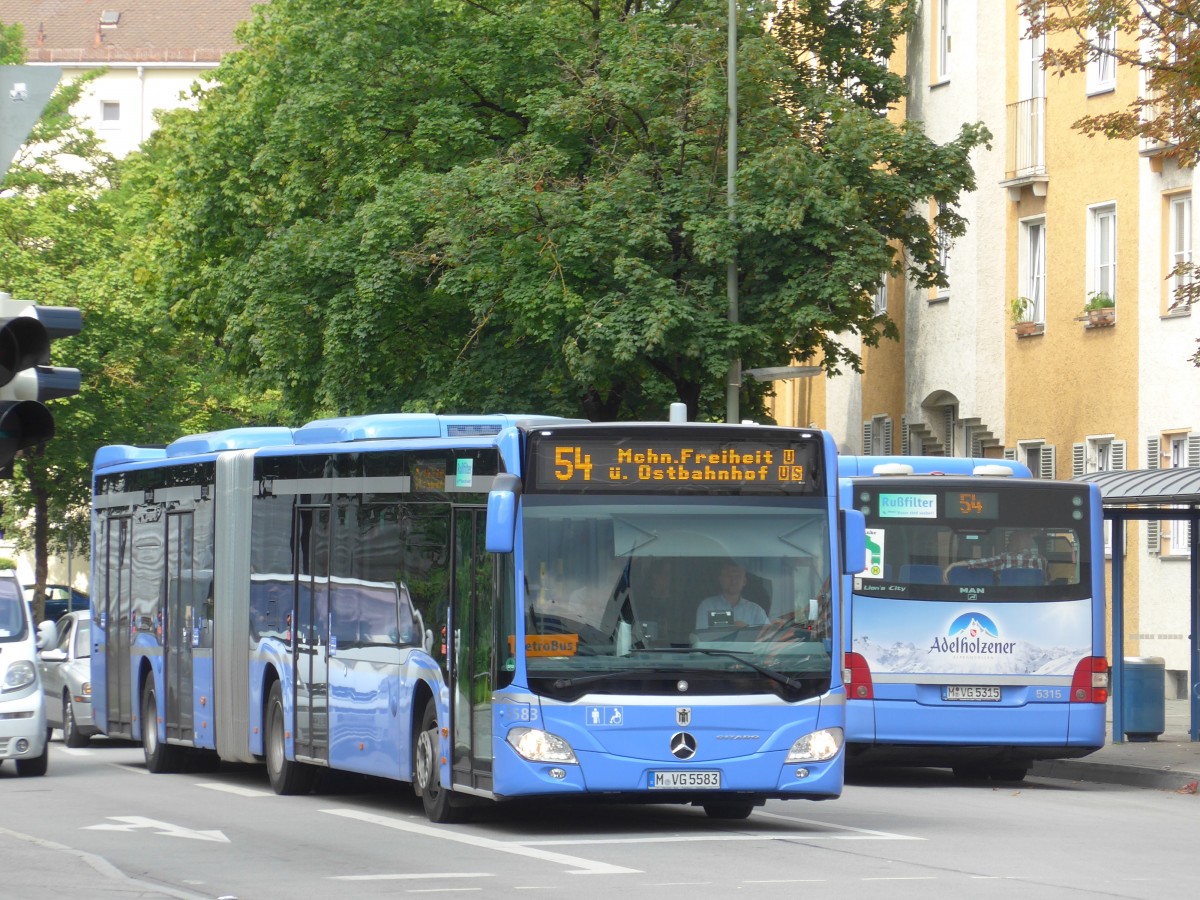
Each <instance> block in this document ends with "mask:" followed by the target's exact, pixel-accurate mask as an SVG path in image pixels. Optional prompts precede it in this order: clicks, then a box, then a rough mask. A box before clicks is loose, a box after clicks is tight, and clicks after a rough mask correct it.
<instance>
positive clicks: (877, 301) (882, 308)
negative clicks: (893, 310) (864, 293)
mask: <svg viewBox="0 0 1200 900" xmlns="http://www.w3.org/2000/svg"><path fill="white" fill-rule="evenodd" d="M872 309H873V311H874V313H875V315H877V316H882V315H883V314H884V313H886V312H887V279H884V281H883V283H882V284H880V285H879V287H878V288H876V289H875V298H874V305H873V307H872Z"/></svg>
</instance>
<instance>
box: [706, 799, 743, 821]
mask: <svg viewBox="0 0 1200 900" xmlns="http://www.w3.org/2000/svg"><path fill="white" fill-rule="evenodd" d="M752 812H754V804H753V803H740V802H738V801H736V800H727V801H721V802H715V803H705V804H704V814H705V815H707V816H708V817H709V818H710V819H748V818H750V813H752Z"/></svg>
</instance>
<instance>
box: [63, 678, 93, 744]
mask: <svg viewBox="0 0 1200 900" xmlns="http://www.w3.org/2000/svg"><path fill="white" fill-rule="evenodd" d="M62 723H63V724H62V730H63V743H64V744H66V745H67V746H68V747H86V746H87V745H88V741H89V737H88V736H87V735H86V734H81V733H80V731H79V726H78V725H77V724H75V707H74V706H72V705H71V695H70V694H68V693H67V692H66V691H63V717H62Z"/></svg>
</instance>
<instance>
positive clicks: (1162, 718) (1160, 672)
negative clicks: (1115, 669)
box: [1121, 656, 1167, 741]
mask: <svg viewBox="0 0 1200 900" xmlns="http://www.w3.org/2000/svg"><path fill="white" fill-rule="evenodd" d="M1121 715H1122V717H1123V718H1124V720H1125V725H1124V730H1125V737H1126V738H1127V739H1128V740H1131V741H1157V740H1158V736H1159V735H1160V734H1162V733H1163V732H1164V731H1165V730H1166V727H1167V711H1166V663H1165V661H1164V660H1163V658H1162V657H1161V656H1127V657H1125V683H1124V684H1122V685H1121Z"/></svg>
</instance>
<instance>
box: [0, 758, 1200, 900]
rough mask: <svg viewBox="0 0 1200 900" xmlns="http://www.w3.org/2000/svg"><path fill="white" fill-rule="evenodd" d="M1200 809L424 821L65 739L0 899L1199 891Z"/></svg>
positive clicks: (0, 802)
mask: <svg viewBox="0 0 1200 900" xmlns="http://www.w3.org/2000/svg"><path fill="white" fill-rule="evenodd" d="M1198 803H1200V797H1197V796H1196V795H1194V794H1178V793H1174V792H1169V791H1155V790H1142V789H1137V788H1131V787H1123V786H1115V785H1114V786H1110V785H1097V784H1083V783H1071V782H1064V781H1055V780H1052V779H1045V778H1031V779H1029V780H1028V781H1027V782H1026V783H1025V784H1022V785H998V784H980V785H964V784H961V783H958V782H955V781H954V779H953V778H952V776H951V775H950V774H949V773H948V772H947V771H945V770H935V769H917V770H908V771H904V770H883V771H877V772H872V773H866V774H856V775H855V776H854V778H853V780H852V781H851V782H850V783H849V784H847V787H846V790H845V793H844V795H843V796H842V798H841V799H839V800H835V801H827V802H822V803H808V802H799V801H797V802H792V803H784V802H771V803H768V804H767V806H766V807H764V808H763V809H761V810H758V811H756V812H755V813H754V814H753V815H752V816H751V817H750V818H749V819H748V820H746V821H744V822H732V823H730V822H718V821H714V820H710V819H708V818H707V817H706V816H705V815H704V814H703V812H701V811H700V810H697V809H691V808H687V807H656V806H646V807H639V806H603V805H594V804H569V805H547V804H544V803H538V804H533V803H530V804H524V805H516V806H504V807H499V808H492V809H490V810H488V811H487V812H485V813H484V814H482V815H480V816H479V817H477V818H476V819H475V820H474V821H472V822H470V823H468V824H464V825H457V826H435V825H431V824H429V823H428V822H427V821H426V820H425V818H424V816H423V815H422V814H421V810H420V806H419V804H418V803H417V801H416V800H415V799H414V798H413V796H412V793H411V791H410V790H409V789H408V788H407V786H406V785H393V784H389V783H386V782H380V781H368V780H365V779H357V778H345V777H341V778H334V779H329V780H328V781H327V782H326V784H324V785H323V786H322V788H321V789H320V792H319V793H314V794H312V795H309V796H305V797H278V796H275V795H274V794H273V793H271V791H270V789H269V787H268V785H267V781H266V777H265V773H264V772H263V770H262V769H261V768H258V767H253V766H232V767H231V766H221V767H220V768H219V769H218V770H216V771H211V772H190V773H185V774H178V775H159V776H152V775H149V774H148V773H147V772H146V770H145V768H144V766H143V765H142V760H141V751H140V749H139V748H137V747H135V746H131V745H128V744H117V743H110V742H107V741H105V740H103V739H99V740H96V741H94V742H93V745H92V746H91V747H90V748H88V749H86V750H69V749H67V748H65V747H63V746H62V744H61V743H59V742H58V741H55V743H54V744H53V745H52V749H51V759H50V774H49V775H47V776H46V777H45V778H40V779H37V778H35V779H20V778H17V777H15V773H14V771H13V768H12V766H11V764H8V765H5V766H4V767H3V768H0V860H2V864H0V898H10V897H11V898H20V900H41V898H61V897H63V896H78V897H104V898H133V897H138V898H160V897H176V898H205V900H211V898H238V900H274V898H279V900H284V898H287V900H295V898H307V897H322V898H334V900H336V898H359V897H365V898H370V897H399V896H409V895H417V894H429V893H438V894H445V893H452V894H474V895H476V896H482V897H498V896H503V897H527V896H531V895H542V896H546V895H551V896H562V895H564V894H569V896H571V897H572V898H585V900H588V898H597V900H599V898H606V900H611V898H612V897H613V896H614V894H615V893H616V894H619V896H620V897H621V898H622V900H625V898H642V897H645V898H651V897H652V898H655V900H663V898H674V897H697V898H698V897H706V898H707V897H710V896H732V895H737V896H746V897H764V898H774V897H780V898H783V897H787V898H796V897H797V896H804V895H814V894H815V893H817V892H819V893H820V895H821V896H830V892H833V893H834V894H835V895H841V896H849V897H854V898H856V900H858V898H868V900H869V898H874V897H879V898H888V900H897V898H909V897H911V898H921V900H928V898H929V897H930V896H934V897H951V896H954V897H960V896H961V897H983V898H989V897H997V898H999V897H1005V898H1007V897H1014V896H1018V895H1019V896H1020V897H1021V898H1022V900H1031V898H1076V897H1130V898H1147V900H1149V898H1154V900H1168V898H1176V897H1178V898H1188V900H1192V898H1194V897H1195V896H1196V891H1197V887H1196V886H1197V884H1200V862H1197V857H1196V852H1195V848H1196V846H1197V845H1198V844H1200V807H1198V806H1197V804H1198Z"/></svg>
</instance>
